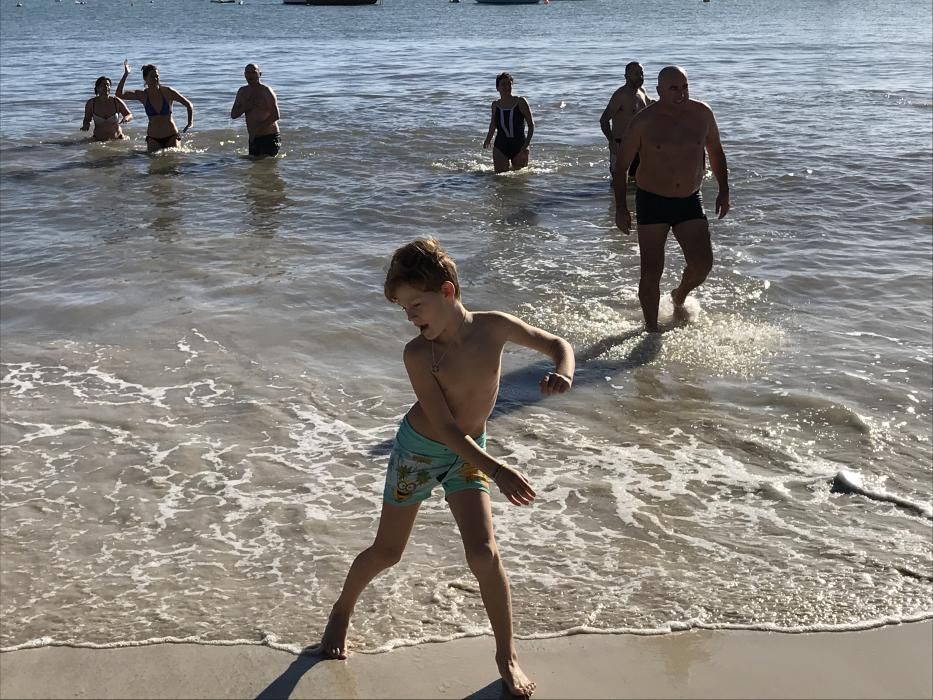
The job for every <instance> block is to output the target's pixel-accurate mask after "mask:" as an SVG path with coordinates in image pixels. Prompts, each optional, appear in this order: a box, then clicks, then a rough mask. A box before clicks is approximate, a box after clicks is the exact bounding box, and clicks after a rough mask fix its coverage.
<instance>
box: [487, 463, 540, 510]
mask: <svg viewBox="0 0 933 700" xmlns="http://www.w3.org/2000/svg"><path fill="white" fill-rule="evenodd" d="M494 481H495V482H496V486H498V487H499V490H500V491H501V492H502V495H503V496H505V497H506V498H507V499H509V501H510V502H512V503H514V504H515V505H517V506H527V505H528V504H529V503H531V502H532V501H533V500H535V496H537V494H536V493H535V490H534V489H533V488H531V484H529V483H528V479H526V478H525V476H524V474H522V473H521V472H520V471H518V470H517V469H512V467H507V466H506V465H504V464H503V465H502V466H500V467H499V471H498V472H496V478H495V479H494Z"/></svg>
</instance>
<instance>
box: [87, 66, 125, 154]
mask: <svg viewBox="0 0 933 700" xmlns="http://www.w3.org/2000/svg"><path fill="white" fill-rule="evenodd" d="M94 95H95V96H94V97H92V98H91V99H89V100H88V101H87V102H86V103H85V104H84V123H83V124H82V125H81V131H88V130H89V129H90V128H91V122H92V121H93V122H94V134H93V139H94V140H95V141H112V140H115V139H123V138H126V137H125V136H124V135H123V130H122V129H121V128H120V125H121V124H126V123H127V122H128V121H132V119H133V114H132V113H131V112H130V108H129V107H127V106H126V102H124V101H123V100H121V99H120V98H119V97H111V96H110V78H108V77H107V76H106V75H102V76H100V77H99V78H98V79H97V80H96V82H95V83H94Z"/></svg>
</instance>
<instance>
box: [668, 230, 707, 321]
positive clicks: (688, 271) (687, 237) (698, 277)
mask: <svg viewBox="0 0 933 700" xmlns="http://www.w3.org/2000/svg"><path fill="white" fill-rule="evenodd" d="M674 238H676V239H677V242H678V243H679V244H680V248H681V250H683V251H684V259H685V260H686V262H687V265H686V267H685V268H684V274H683V276H682V277H681V279H680V285H679V286H678V287H677V289H675V290H674V291H672V292H671V300H672V301H673V302H674V308H675V309H676V308H677V307H679V306H683V305H684V301H686V299H687V295H688V294H690V292H692V291H693V290H694V289H696V288H697V287H699V286H700V285H701V284H703V281H704V280H705V279H706V276H707V275H708V274H709V271H710V270H711V269H713V246H712V242H711V241H710V236H709V222H708V221H707V220H706V219H691V220H690V221H682V222H681V223H679V224H677V225H676V226H674Z"/></svg>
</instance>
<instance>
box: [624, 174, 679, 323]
mask: <svg viewBox="0 0 933 700" xmlns="http://www.w3.org/2000/svg"><path fill="white" fill-rule="evenodd" d="M625 175H626V174H625V173H622V174H620V175H619V176H618V177H625ZM668 228H669V227H668V225H667V224H638V250H639V252H640V253H641V279H639V281H638V300H639V301H640V302H641V312H642V313H643V314H644V316H645V330H647V331H648V332H649V333H656V332H657V331H658V304H659V303H660V302H661V274H662V273H663V272H664V244H665V243H667V230H668Z"/></svg>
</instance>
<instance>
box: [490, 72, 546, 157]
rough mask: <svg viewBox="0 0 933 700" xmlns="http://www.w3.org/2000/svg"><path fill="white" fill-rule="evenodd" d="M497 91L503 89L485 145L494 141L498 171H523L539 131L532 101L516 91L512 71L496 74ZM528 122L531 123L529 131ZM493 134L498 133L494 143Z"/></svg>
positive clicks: (493, 149) (497, 101)
mask: <svg viewBox="0 0 933 700" xmlns="http://www.w3.org/2000/svg"><path fill="white" fill-rule="evenodd" d="M496 90H498V91H499V99H498V100H496V101H495V102H493V103H492V117H491V118H490V120H489V131H488V132H487V133H486V141H485V142H484V143H483V148H489V144H490V143H492V163H493V166H494V167H495V169H496V172H497V173H501V172H505V171H506V170H509V169H512V170H519V169H520V168H524V167H525V166H526V165H528V144H530V143H531V135H532V134H533V133H534V132H535V120H534V119H533V118H532V116H531V107H529V106H528V101H527V100H526V99H525V98H524V97H516V96H515V95H513V94H512V76H511V75H510V74H509V73H500V74H499V75H497V76H496ZM525 124H528V133H527V134H525ZM493 134H495V135H496V141H495V143H493V142H492V136H493Z"/></svg>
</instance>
